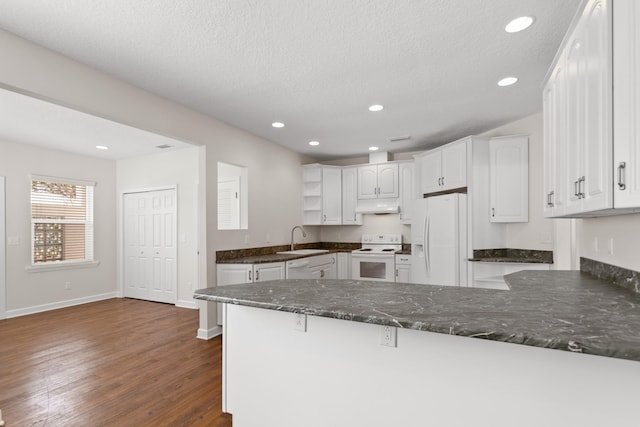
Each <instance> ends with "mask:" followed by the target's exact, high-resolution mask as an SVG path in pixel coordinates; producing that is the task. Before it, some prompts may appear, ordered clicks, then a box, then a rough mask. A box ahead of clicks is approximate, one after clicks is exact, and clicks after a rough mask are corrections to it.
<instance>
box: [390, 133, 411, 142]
mask: <svg viewBox="0 0 640 427" xmlns="http://www.w3.org/2000/svg"><path fill="white" fill-rule="evenodd" d="M410 139H411V136H410V135H406V136H395V137H393V138H389V142H400V141H408V140H410Z"/></svg>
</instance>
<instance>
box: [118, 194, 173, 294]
mask: <svg viewBox="0 0 640 427" xmlns="http://www.w3.org/2000/svg"><path fill="white" fill-rule="evenodd" d="M164 190H173V191H174V192H175V195H176V214H175V215H174V219H173V220H174V226H173V230H174V233H175V236H174V239H175V240H174V241H175V242H176V286H175V303H174V305H176V304H177V303H178V301H179V300H178V276H179V272H178V270H179V269H178V263H179V258H180V252H179V251H178V246H179V242H178V240H177V239H178V235H179V233H178V186H177V185H168V186H162V187H149V188H138V189H131V190H123V191H121V192H120V215H119V221H120V233H119V234H120V244H119V247H120V257H119V260H120V265H121V268H120V274H119V280H120V286H118V288H119V290H118V294H119V295H118V296H119V297H121V298H124V297H125V295H124V291H125V289H124V287H125V265H126V259H125V258H126V252H125V249H126V248H125V233H126V228H125V212H124V197H125V195H127V194H136V193H151V192H154V191H164Z"/></svg>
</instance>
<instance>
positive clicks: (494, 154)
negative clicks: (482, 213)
mask: <svg viewBox="0 0 640 427" xmlns="http://www.w3.org/2000/svg"><path fill="white" fill-rule="evenodd" d="M489 183H490V184H489V188H490V192H489V194H490V199H491V217H490V221H491V222H527V221H529V138H528V137H527V136H524V135H523V136H507V137H500V138H492V139H491V140H490V141H489Z"/></svg>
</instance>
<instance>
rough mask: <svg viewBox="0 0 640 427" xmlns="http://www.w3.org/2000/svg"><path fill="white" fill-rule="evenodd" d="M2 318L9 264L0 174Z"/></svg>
mask: <svg viewBox="0 0 640 427" xmlns="http://www.w3.org/2000/svg"><path fill="white" fill-rule="evenodd" d="M0 242H1V243H0V319H4V318H5V317H6V316H7V297H6V295H7V284H6V280H7V264H6V260H5V256H6V253H5V250H6V247H7V239H6V236H5V203H4V176H0Z"/></svg>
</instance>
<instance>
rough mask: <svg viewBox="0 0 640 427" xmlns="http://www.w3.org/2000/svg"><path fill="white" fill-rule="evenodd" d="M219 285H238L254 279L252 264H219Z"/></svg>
mask: <svg viewBox="0 0 640 427" xmlns="http://www.w3.org/2000/svg"><path fill="white" fill-rule="evenodd" d="M217 270H218V272H217V273H218V280H217V282H218V286H224V285H238V284H241V283H251V282H252V281H253V265H252V264H218V265H217Z"/></svg>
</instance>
